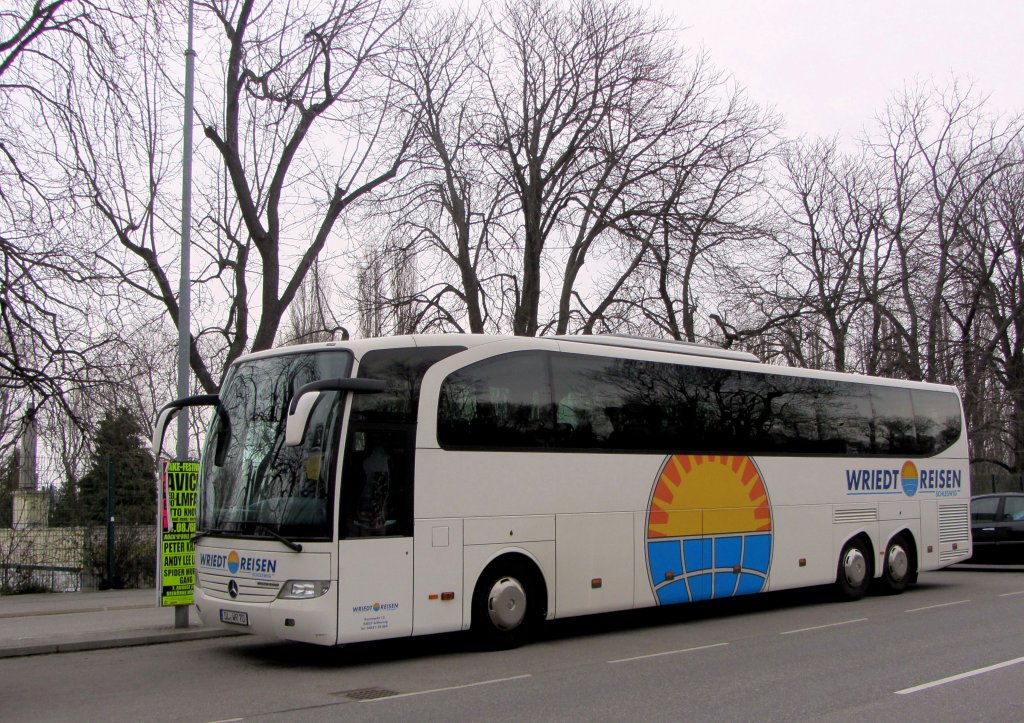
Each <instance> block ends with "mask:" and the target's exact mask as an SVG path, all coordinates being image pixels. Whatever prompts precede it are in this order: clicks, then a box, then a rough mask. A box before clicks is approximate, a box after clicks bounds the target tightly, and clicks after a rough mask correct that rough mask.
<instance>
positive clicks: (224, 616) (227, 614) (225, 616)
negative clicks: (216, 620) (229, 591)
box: [220, 610, 249, 625]
mask: <svg viewBox="0 0 1024 723" xmlns="http://www.w3.org/2000/svg"><path fill="white" fill-rule="evenodd" d="M220 621H221V622H222V623H231V624H232V625H248V624H249V614H248V613H240V612H237V611H235V610H221V611H220Z"/></svg>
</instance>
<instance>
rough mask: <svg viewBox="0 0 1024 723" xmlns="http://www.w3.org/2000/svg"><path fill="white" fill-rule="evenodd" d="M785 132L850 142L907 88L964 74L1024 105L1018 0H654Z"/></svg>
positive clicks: (993, 100) (1004, 107)
mask: <svg viewBox="0 0 1024 723" xmlns="http://www.w3.org/2000/svg"><path fill="white" fill-rule="evenodd" d="M652 2H653V3H654V5H655V6H656V7H662V8H664V9H665V11H666V12H667V13H669V14H671V15H672V16H674V17H675V20H676V25H677V26H679V27H681V28H682V31H681V32H682V37H683V39H684V42H686V43H687V44H691V45H695V46H703V48H704V49H705V50H706V51H707V52H708V53H709V54H710V57H711V60H712V62H713V63H714V64H715V66H716V67H718V68H719V69H721V70H725V71H727V72H729V73H731V74H732V75H733V76H734V77H735V78H736V80H737V81H738V82H739V83H740V84H741V85H742V86H743V87H745V88H746V89H747V91H748V93H749V94H750V95H751V96H752V98H753V99H755V100H757V101H759V102H761V103H766V104H770V105H773V106H774V107H775V109H776V110H777V111H778V112H779V113H781V114H782V115H783V116H784V118H785V121H786V129H785V132H786V134H787V135H789V136H793V137H795V136H799V135H805V134H806V135H826V136H830V135H832V134H834V133H837V132H838V133H840V134H841V135H842V136H843V137H844V138H846V139H847V140H849V139H852V138H853V137H854V136H856V135H857V133H858V132H859V131H860V129H861V128H862V127H863V126H864V125H865V124H866V123H870V121H871V120H872V118H873V117H874V116H875V115H876V114H878V113H879V112H880V111H881V109H882V108H883V107H884V106H885V104H886V101H887V100H888V99H889V98H890V97H891V96H892V95H893V94H894V93H897V92H901V91H902V90H903V88H904V87H905V86H906V85H908V84H909V85H915V84H916V83H917V82H918V81H924V82H930V81H934V82H936V83H938V84H940V85H941V86H943V87H946V86H948V85H949V83H950V79H951V78H952V77H953V74H955V75H956V76H957V77H959V78H961V79H964V80H970V81H972V82H973V84H974V87H975V89H976V90H977V91H979V92H981V93H984V94H985V95H988V96H989V97H990V100H989V108H990V109H991V110H992V111H1000V112H1004V113H1013V114H1016V113H1020V112H1024V78H1022V77H1021V76H1022V73H1024V42H1022V40H1021V33H1022V31H1024V1H1021V0H1016V1H1013V0H975V2H968V1H967V0H960V1H959V2H952V1H950V0H888V1H887V2H882V1H881V0H858V1H857V2H850V1H846V2H840V1H838V0H760V1H757V0H652Z"/></svg>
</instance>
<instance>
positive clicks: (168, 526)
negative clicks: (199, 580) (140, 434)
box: [160, 460, 199, 607]
mask: <svg viewBox="0 0 1024 723" xmlns="http://www.w3.org/2000/svg"><path fill="white" fill-rule="evenodd" d="M198 486H199V463H198V462H175V461H171V460H163V461H162V464H161V474H160V498H161V505H160V508H161V509H160V517H161V521H162V524H161V525H160V575H161V580H162V582H161V586H162V589H161V594H160V604H161V605H163V606H168V607H169V606H173V605H191V604H192V588H193V586H194V585H195V575H196V561H195V543H194V542H193V541H192V536H193V535H195V534H196V490H197V489H198Z"/></svg>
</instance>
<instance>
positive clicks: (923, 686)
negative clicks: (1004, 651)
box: [896, 658, 1024, 695]
mask: <svg viewBox="0 0 1024 723" xmlns="http://www.w3.org/2000/svg"><path fill="white" fill-rule="evenodd" d="M1018 663H1024V658H1014V659H1013V660H1007V661H1005V662H1002V663H996V664H995V665H987V666H985V667H984V668H976V669H975V670H968V671H967V672H966V673H960V674H959V675H951V676H949V677H948V678H942V679H941V680H933V681H932V682H930V683H922V684H921V685H915V686H914V687H913V688H904V689H903V690H897V691H896V695H909V694H910V693H917V692H920V691H922V690H928V689H929V688H937V687H938V686H940V685H945V684H946V683H955V682H956V681H958V680H963V679H964V678H973V677H974V676H975V675H982V674H984V673H991V672H992V671H993V670H999V669H1000V668H1009V667H1010V666H1011V665H1017V664H1018Z"/></svg>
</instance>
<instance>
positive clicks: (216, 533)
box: [190, 530, 227, 545]
mask: <svg viewBox="0 0 1024 723" xmlns="http://www.w3.org/2000/svg"><path fill="white" fill-rule="evenodd" d="M226 534H227V533H226V532H225V531H224V530H198V531H196V534H194V535H192V539H191V540H190V542H191V543H192V544H193V545H194V544H195V543H196V540H198V539H199V538H200V537H224V536H225V535H226Z"/></svg>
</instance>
